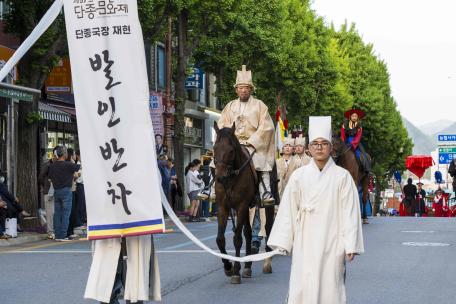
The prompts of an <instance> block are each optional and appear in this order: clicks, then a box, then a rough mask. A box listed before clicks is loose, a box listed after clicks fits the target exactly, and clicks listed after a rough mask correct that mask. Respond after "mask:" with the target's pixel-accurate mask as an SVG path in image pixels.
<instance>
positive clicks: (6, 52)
mask: <svg viewBox="0 0 456 304" xmlns="http://www.w3.org/2000/svg"><path fill="white" fill-rule="evenodd" d="M13 54H14V50H12V49H10V48H7V47H5V46H3V45H0V70H1V69H2V68H3V66H4V65H5V64H6V62H7V61H8V60H9V59H10V58H11V56H13ZM8 77H9V78H10V79H11V80H13V83H14V82H15V81H16V80H17V67H14V68H13V69H12V70H11V71H9V73H8Z"/></svg>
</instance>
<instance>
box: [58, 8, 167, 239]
mask: <svg viewBox="0 0 456 304" xmlns="http://www.w3.org/2000/svg"><path fill="white" fill-rule="evenodd" d="M64 10H65V21H66V28H67V37H68V46H69V51H70V60H71V71H72V77H73V88H74V95H75V101H76V113H77V118H78V133H79V143H80V148H81V155H82V166H83V174H84V188H85V193H86V202H87V221H88V232H87V235H88V238H89V239H92V240H93V239H103V238H117V237H124V236H134V235H144V234H152V233H161V232H163V231H164V229H165V227H164V220H163V213H162V207H161V199H160V188H159V187H161V185H160V182H159V181H160V179H159V176H158V174H159V172H158V169H157V161H156V156H155V143H154V139H153V133H154V132H153V128H152V122H151V119H150V115H149V86H148V81H147V72H146V60H145V51H144V41H143V36H142V31H141V26H140V24H139V19H138V9H137V3H136V0H109V1H85V0H84V1H83V0H65V2H64Z"/></svg>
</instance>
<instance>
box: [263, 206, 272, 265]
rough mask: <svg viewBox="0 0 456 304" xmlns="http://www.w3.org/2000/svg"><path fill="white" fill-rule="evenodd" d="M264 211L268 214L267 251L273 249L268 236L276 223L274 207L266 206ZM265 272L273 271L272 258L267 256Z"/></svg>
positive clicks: (266, 227)
mask: <svg viewBox="0 0 456 304" xmlns="http://www.w3.org/2000/svg"><path fill="white" fill-rule="evenodd" d="M264 212H265V214H266V224H265V230H266V252H269V251H271V250H272V249H271V247H269V246H268V238H269V235H270V234H271V230H272V225H273V224H274V212H275V209H274V207H266V208H264ZM263 273H272V258H266V259H265V260H264V262H263Z"/></svg>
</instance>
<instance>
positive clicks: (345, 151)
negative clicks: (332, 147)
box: [331, 144, 351, 164]
mask: <svg viewBox="0 0 456 304" xmlns="http://www.w3.org/2000/svg"><path fill="white" fill-rule="evenodd" d="M350 149H351V145H347V144H345V149H344V150H342V153H340V154H339V153H336V155H335V156H332V155H331V157H332V158H333V160H334V162H335V163H336V164H337V162H338V161H339V159H340V157H341V156H342V155H344V154H345V153H347V152H348V151H350Z"/></svg>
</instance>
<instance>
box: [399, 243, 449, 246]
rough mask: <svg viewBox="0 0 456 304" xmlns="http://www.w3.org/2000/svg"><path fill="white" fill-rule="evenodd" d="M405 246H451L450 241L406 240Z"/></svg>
mask: <svg viewBox="0 0 456 304" xmlns="http://www.w3.org/2000/svg"><path fill="white" fill-rule="evenodd" d="M402 245H404V246H414V247H446V246H450V244H448V243H430V242H404V243H402Z"/></svg>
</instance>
